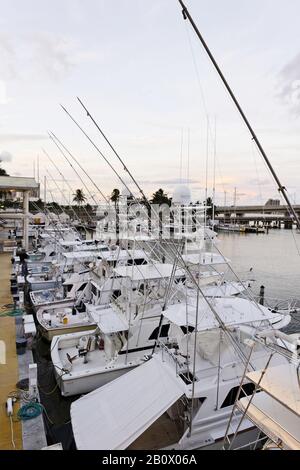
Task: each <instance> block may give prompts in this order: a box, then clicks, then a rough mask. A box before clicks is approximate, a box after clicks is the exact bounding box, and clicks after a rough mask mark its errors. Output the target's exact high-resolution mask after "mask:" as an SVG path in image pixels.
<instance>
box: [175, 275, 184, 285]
mask: <svg viewBox="0 0 300 470" xmlns="http://www.w3.org/2000/svg"><path fill="white" fill-rule="evenodd" d="M185 281H186V277H185V276H182V277H177V278H175V280H174V282H175V284H178V283H179V282H182V283H183V284H184V283H185Z"/></svg>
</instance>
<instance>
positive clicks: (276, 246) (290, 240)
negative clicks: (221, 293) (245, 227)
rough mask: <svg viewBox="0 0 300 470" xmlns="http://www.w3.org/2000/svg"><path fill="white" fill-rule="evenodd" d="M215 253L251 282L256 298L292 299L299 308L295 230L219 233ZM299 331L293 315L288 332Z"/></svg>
mask: <svg viewBox="0 0 300 470" xmlns="http://www.w3.org/2000/svg"><path fill="white" fill-rule="evenodd" d="M218 240H219V243H218V244H217V246H218V249H219V250H220V251H221V252H222V254H224V255H225V256H226V257H227V258H229V259H230V260H231V263H230V264H231V266H232V268H233V269H234V271H235V272H236V273H238V274H239V276H240V277H241V278H242V279H251V280H252V282H251V288H252V291H253V293H254V294H255V295H259V291H260V287H261V286H262V285H263V286H264V287H265V298H266V301H268V300H270V301H271V300H273V299H274V301H276V300H289V299H294V301H295V303H296V305H298V306H300V290H299V286H300V234H298V233H297V232H296V230H284V229H281V230H275V229H274V230H270V231H269V233H268V234H258V235H256V234H251V233H249V234H246V233H221V232H220V233H219V234H218ZM299 330H300V313H297V314H293V320H292V323H291V325H290V327H289V331H299Z"/></svg>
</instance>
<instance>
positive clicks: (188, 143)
mask: <svg viewBox="0 0 300 470" xmlns="http://www.w3.org/2000/svg"><path fill="white" fill-rule="evenodd" d="M189 178H190V128H188V141H187V184H188V182H189Z"/></svg>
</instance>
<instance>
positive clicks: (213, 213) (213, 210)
mask: <svg viewBox="0 0 300 470" xmlns="http://www.w3.org/2000/svg"><path fill="white" fill-rule="evenodd" d="M216 159H217V118H216V117H215V139H214V165H213V196H212V220H213V226H214V225H215V200H216Z"/></svg>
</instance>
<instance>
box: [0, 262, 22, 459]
mask: <svg viewBox="0 0 300 470" xmlns="http://www.w3.org/2000/svg"><path fill="white" fill-rule="evenodd" d="M10 273H11V255H10V254H9V253H0V307H3V306H4V305H6V304H11V303H12V297H11V294H10ZM0 341H3V343H4V344H5V356H6V358H5V362H6V363H5V364H2V363H0V450H13V449H14V447H13V443H12V436H11V427H10V419H9V417H8V416H7V413H6V406H5V404H6V400H7V396H8V394H9V393H10V392H12V391H13V390H15V389H16V383H17V382H18V380H19V367H18V357H17V353H16V326H15V319H14V318H13V317H2V316H0ZM3 343H2V344H3ZM15 406H16V410H15V411H17V409H18V407H19V405H18V404H16V405H15ZM13 433H14V442H15V448H16V449H22V448H23V442H22V426H21V422H18V421H17V422H13Z"/></svg>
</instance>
